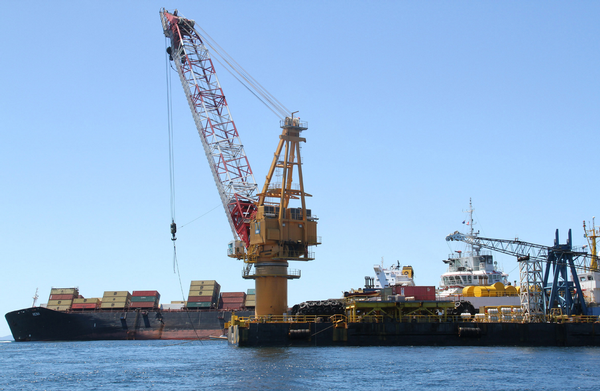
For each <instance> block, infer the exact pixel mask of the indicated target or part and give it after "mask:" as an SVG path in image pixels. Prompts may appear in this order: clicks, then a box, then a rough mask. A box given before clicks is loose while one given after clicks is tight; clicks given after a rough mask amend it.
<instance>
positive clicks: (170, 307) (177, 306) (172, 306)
mask: <svg viewBox="0 0 600 391" xmlns="http://www.w3.org/2000/svg"><path fill="white" fill-rule="evenodd" d="M183 306H184V304H183V302H182V303H171V304H162V305H161V306H160V307H161V309H163V310H170V311H173V310H182V309H183Z"/></svg>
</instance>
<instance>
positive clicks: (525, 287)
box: [446, 230, 591, 321]
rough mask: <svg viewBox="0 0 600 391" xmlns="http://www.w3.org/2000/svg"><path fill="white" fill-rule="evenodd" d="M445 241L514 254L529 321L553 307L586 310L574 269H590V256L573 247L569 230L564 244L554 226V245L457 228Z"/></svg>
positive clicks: (573, 312)
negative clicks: (461, 230)
mask: <svg viewBox="0 0 600 391" xmlns="http://www.w3.org/2000/svg"><path fill="white" fill-rule="evenodd" d="M446 241H461V242H465V243H468V244H471V245H474V246H478V247H480V248H486V249H490V250H494V251H497V252H500V253H503V254H508V255H512V256H515V257H517V260H518V262H519V270H520V298H521V305H522V307H523V309H524V311H525V315H526V316H527V317H528V319H529V320H530V321H540V320H542V319H543V317H544V316H546V315H550V314H551V313H552V311H554V310H555V309H560V311H561V312H562V314H564V315H576V314H584V315H585V314H587V307H586V303H585V300H584V298H583V294H582V290H581V285H580V283H579V279H578V278H577V275H578V274H577V270H582V271H587V270H589V262H590V259H591V257H590V255H589V254H587V253H585V252H582V251H578V250H576V249H574V248H573V246H572V238H571V230H569V236H568V239H567V243H566V244H560V243H559V238H558V230H556V236H555V239H554V246H543V245H540V244H535V243H528V242H523V241H520V240H517V239H515V240H507V239H491V238H484V237H481V236H476V235H468V234H463V233H460V232H454V233H453V234H451V235H448V236H446Z"/></svg>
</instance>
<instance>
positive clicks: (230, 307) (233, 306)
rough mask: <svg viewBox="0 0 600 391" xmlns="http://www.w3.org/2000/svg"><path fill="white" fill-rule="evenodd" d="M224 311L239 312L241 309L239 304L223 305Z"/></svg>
mask: <svg viewBox="0 0 600 391" xmlns="http://www.w3.org/2000/svg"><path fill="white" fill-rule="evenodd" d="M223 309H224V310H236V311H239V310H241V309H242V306H241V305H239V304H223Z"/></svg>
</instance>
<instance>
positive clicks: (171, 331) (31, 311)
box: [5, 307, 253, 341]
mask: <svg viewBox="0 0 600 391" xmlns="http://www.w3.org/2000/svg"><path fill="white" fill-rule="evenodd" d="M236 313H239V314H240V315H244V316H249V315H253V312H252V311H239V312H236ZM5 317H6V321H7V322H8V325H9V327H10V330H11V332H12V335H13V338H14V339H15V341H93V340H128V339H135V340H155V339H182V340H183V339H208V338H210V337H214V336H219V335H221V334H223V331H224V325H225V322H227V321H229V319H230V318H231V311H216V310H214V311H206V310H196V311H194V310H177V311H163V310H155V309H153V310H122V311H116V310H112V311H111V310H92V311H90V310H84V311H69V312H60V311H54V310H50V309H47V308H44V307H32V308H26V309H22V310H17V311H12V312H9V313H7V314H6V316H5Z"/></svg>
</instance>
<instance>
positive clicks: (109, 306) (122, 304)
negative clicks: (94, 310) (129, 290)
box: [100, 302, 128, 309]
mask: <svg viewBox="0 0 600 391" xmlns="http://www.w3.org/2000/svg"><path fill="white" fill-rule="evenodd" d="M127 304H128V303H127V302H117V303H104V302H103V303H102V304H100V308H102V309H112V308H114V309H122V308H127V307H128V305H127Z"/></svg>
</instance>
